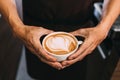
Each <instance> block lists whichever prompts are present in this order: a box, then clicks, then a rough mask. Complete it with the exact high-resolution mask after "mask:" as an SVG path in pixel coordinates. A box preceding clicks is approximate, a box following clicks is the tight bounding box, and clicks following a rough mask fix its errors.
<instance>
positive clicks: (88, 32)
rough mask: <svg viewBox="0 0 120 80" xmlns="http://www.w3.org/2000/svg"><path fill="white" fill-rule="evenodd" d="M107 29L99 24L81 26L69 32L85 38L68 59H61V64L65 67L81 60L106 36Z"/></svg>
mask: <svg viewBox="0 0 120 80" xmlns="http://www.w3.org/2000/svg"><path fill="white" fill-rule="evenodd" d="M108 31H109V30H105V29H104V28H103V27H101V26H96V27H93V28H83V29H79V30H76V31H73V32H70V33H71V34H73V35H74V36H82V37H84V38H85V40H84V42H83V44H82V45H81V46H80V48H79V49H78V50H77V51H76V52H75V53H74V54H72V55H70V56H69V57H68V59H67V60H65V61H63V62H62V63H61V64H62V65H63V66H64V67H67V66H70V65H72V64H74V63H76V62H78V61H80V60H82V59H83V58H84V57H85V56H86V55H88V54H90V53H91V52H92V51H93V50H94V49H95V48H96V47H97V46H98V45H99V44H100V43H101V42H102V41H103V40H104V39H105V38H106V36H107V34H108Z"/></svg>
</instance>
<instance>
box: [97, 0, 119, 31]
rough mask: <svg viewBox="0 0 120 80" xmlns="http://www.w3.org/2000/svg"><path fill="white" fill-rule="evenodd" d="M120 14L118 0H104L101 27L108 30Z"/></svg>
mask: <svg viewBox="0 0 120 80" xmlns="http://www.w3.org/2000/svg"><path fill="white" fill-rule="evenodd" d="M119 14H120V0H104V4H103V14H102V17H101V21H100V23H99V24H100V25H101V27H102V28H103V29H104V30H106V31H109V29H110V28H111V26H112V24H113V23H114V21H115V20H116V18H117V17H118V16H119Z"/></svg>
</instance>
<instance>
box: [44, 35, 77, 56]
mask: <svg viewBox="0 0 120 80" xmlns="http://www.w3.org/2000/svg"><path fill="white" fill-rule="evenodd" d="M73 46H75V41H74V39H73V38H72V37H70V36H67V35H57V36H51V37H49V38H47V40H46V47H47V49H48V50H49V51H50V52H52V53H56V54H64V53H68V52H70V51H71V50H72V49H73Z"/></svg>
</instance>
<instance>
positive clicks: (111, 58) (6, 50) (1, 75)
mask: <svg viewBox="0 0 120 80" xmlns="http://www.w3.org/2000/svg"><path fill="white" fill-rule="evenodd" d="M97 1H98V0H97ZM16 4H17V8H18V13H19V16H20V17H21V19H22V0H16ZM101 9H102V2H97V3H95V4H94V16H95V18H94V22H95V24H97V23H98V22H99V20H100V16H101ZM97 49H98V54H99V55H97V57H96V61H95V62H96V63H97V62H98V63H99V62H100V64H101V65H100V66H99V67H100V69H101V68H102V69H101V74H104V76H103V77H104V79H105V80H120V60H119V56H120V16H119V17H118V19H117V20H116V22H115V23H114V24H113V26H112V28H111V30H110V32H109V35H108V37H107V38H106V39H105V40H104V41H103V42H102V43H101V44H100V45H99V46H98V47H97ZM93 63H94V61H93ZM92 66H96V65H94V64H93V65H92ZM96 67H98V66H96ZM26 68H27V67H26V58H25V50H24V46H23V45H22V43H21V42H20V41H19V40H18V39H17V38H15V37H14V36H13V34H12V31H11V30H10V27H9V24H7V22H6V21H5V20H4V18H3V16H2V15H1V14H0V80H35V79H33V78H31V77H30V76H29V75H28V74H27V71H26Z"/></svg>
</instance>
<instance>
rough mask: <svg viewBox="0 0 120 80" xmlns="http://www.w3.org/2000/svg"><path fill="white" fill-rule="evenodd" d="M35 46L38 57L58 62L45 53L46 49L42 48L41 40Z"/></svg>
mask: <svg viewBox="0 0 120 80" xmlns="http://www.w3.org/2000/svg"><path fill="white" fill-rule="evenodd" d="M33 46H35V48H34V49H36V51H37V53H38V55H40V56H42V57H43V58H45V59H46V60H48V61H53V62H54V61H57V60H56V58H54V57H52V56H51V55H49V54H48V53H47V52H46V51H44V49H43V47H42V46H41V44H40V41H39V40H37V41H36V42H35V45H33Z"/></svg>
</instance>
